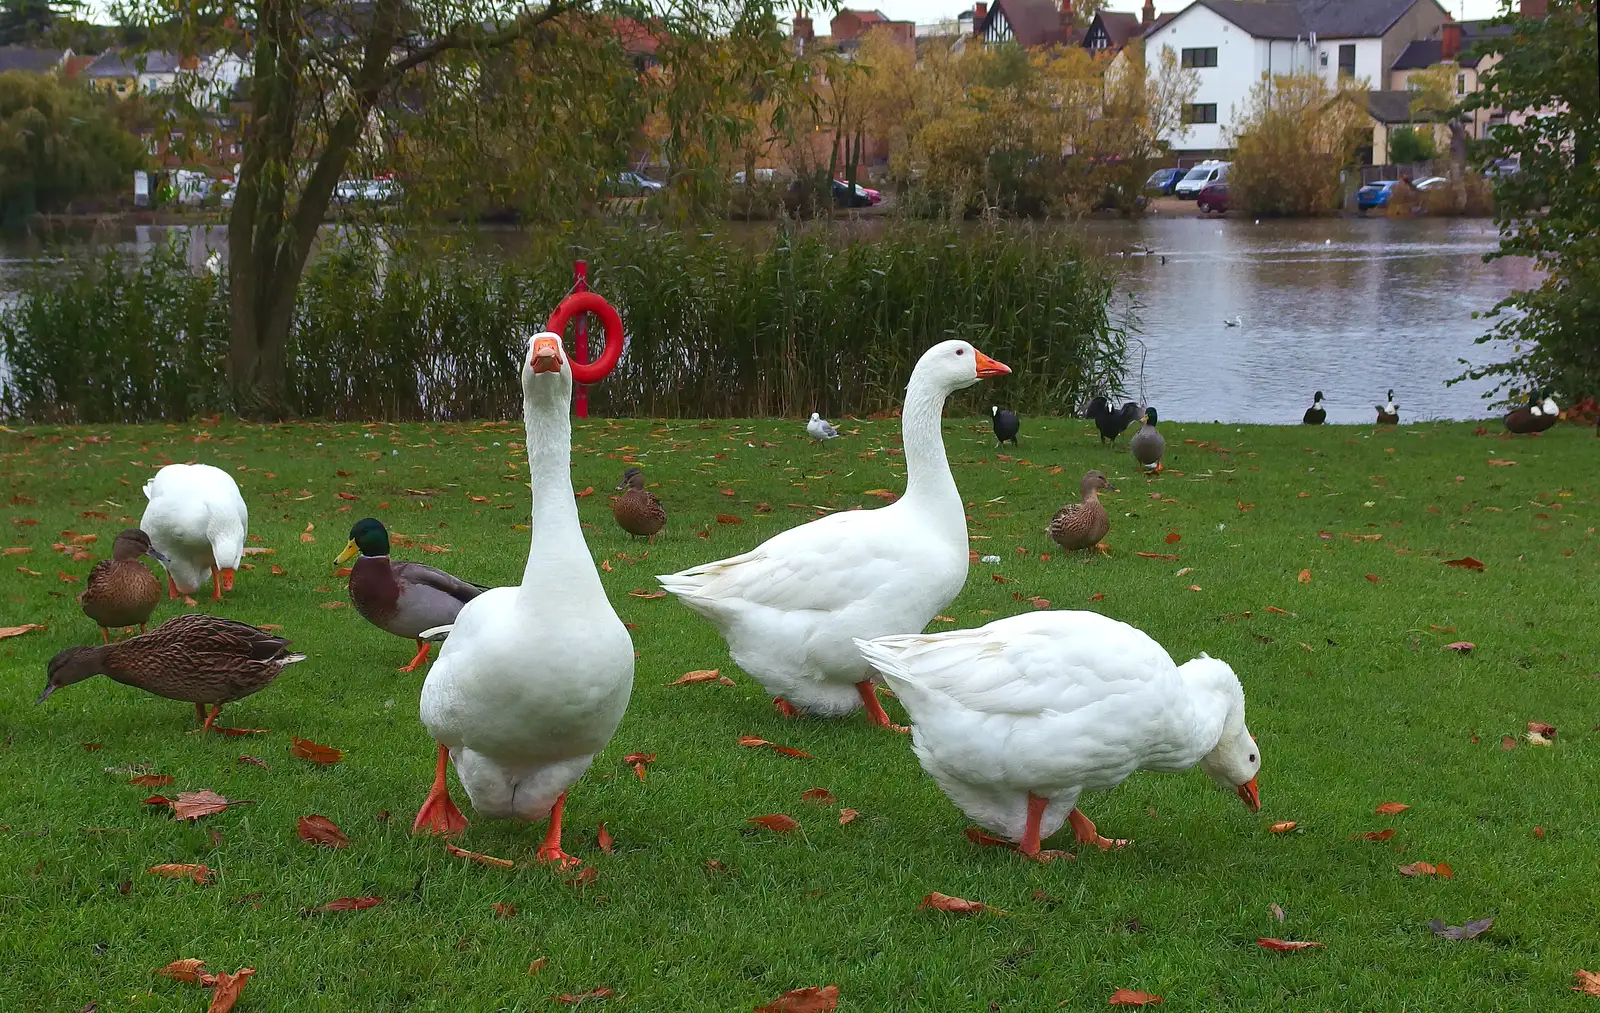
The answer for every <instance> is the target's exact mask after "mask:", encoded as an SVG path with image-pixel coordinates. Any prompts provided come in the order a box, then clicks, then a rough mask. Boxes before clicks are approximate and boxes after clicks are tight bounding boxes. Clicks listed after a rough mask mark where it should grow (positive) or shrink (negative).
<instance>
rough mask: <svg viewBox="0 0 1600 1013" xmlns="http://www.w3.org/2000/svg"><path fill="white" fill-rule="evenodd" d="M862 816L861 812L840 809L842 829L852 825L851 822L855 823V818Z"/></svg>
mask: <svg viewBox="0 0 1600 1013" xmlns="http://www.w3.org/2000/svg"><path fill="white" fill-rule="evenodd" d="M860 815H861V814H860V813H859V812H857V811H855V810H854V809H840V810H839V825H840V826H841V827H842V826H844V825H845V824H846V823H850V822H852V821H854V820H855V818H856V817H857V816H860Z"/></svg>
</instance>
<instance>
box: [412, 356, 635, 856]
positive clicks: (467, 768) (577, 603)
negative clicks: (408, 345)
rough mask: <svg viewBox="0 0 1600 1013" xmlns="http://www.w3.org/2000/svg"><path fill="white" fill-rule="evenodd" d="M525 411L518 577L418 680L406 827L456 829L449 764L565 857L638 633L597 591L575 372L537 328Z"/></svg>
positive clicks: (496, 591)
mask: <svg viewBox="0 0 1600 1013" xmlns="http://www.w3.org/2000/svg"><path fill="white" fill-rule="evenodd" d="M521 378H522V410H523V415H524V417H525V419H526V425H527V434H528V435H527V448H528V475H529V478H530V479H531V482H532V486H533V521H532V525H531V527H532V531H533V534H532V539H531V545H530V546H529V549H528V563H527V567H526V569H525V570H524V571H523V575H522V583H521V585H520V586H518V587H497V588H493V589H491V590H488V591H485V592H484V593H482V594H480V595H478V596H477V597H476V598H474V599H472V600H471V601H469V602H467V604H466V605H465V606H463V607H462V609H461V612H460V614H459V615H457V616H456V621H455V624H454V626H453V628H452V629H451V630H450V631H449V639H448V640H446V641H445V643H444V647H443V648H441V649H440V651H439V658H438V660H437V661H435V662H434V663H433V668H432V669H431V670H430V671H429V672H428V677H427V681H426V682H424V683H423V686H422V708H421V718H422V723H423V724H424V725H425V726H426V727H427V729H428V734H429V735H431V736H433V738H434V740H435V741H436V742H437V743H438V744H439V752H438V761H437V765H436V766H435V768H434V782H433V787H432V789H431V790H430V791H429V793H428V798H427V801H426V802H425V803H424V804H423V806H422V809H421V810H420V811H418V813H417V818H416V821H415V823H413V824H412V832H413V833H421V832H432V833H445V834H449V833H459V832H460V831H462V830H464V829H465V828H466V820H465V819H464V818H463V817H462V815H461V811H460V810H459V809H457V808H456V806H455V803H454V802H452V801H451V799H450V793H449V790H448V787H447V784H446V781H445V773H446V770H447V766H448V763H449V762H450V761H452V760H453V761H454V763H455V768H456V774H457V776H459V777H460V778H461V783H462V785H463V786H464V787H465V788H466V790H467V797H468V798H470V799H471V800H472V806H473V808H474V809H476V810H477V811H478V812H479V813H480V814H482V815H484V816H487V817H491V818H507V819H510V818H518V819H524V820H540V819H544V818H545V817H546V815H548V816H549V820H550V825H549V829H548V831H547V832H546V834H545V838H544V843H543V844H542V845H540V847H539V850H538V853H537V857H538V859H539V860H540V861H542V862H556V863H559V864H560V865H561V866H563V867H566V866H571V865H575V864H577V859H575V858H573V857H571V856H570V855H568V854H567V853H566V852H564V851H562V850H561V813H562V809H563V807H564V806H565V804H566V798H567V791H568V789H569V788H570V787H571V786H572V785H573V784H574V783H575V782H576V781H577V780H578V778H580V777H582V776H583V772H584V771H585V770H587V769H588V768H589V764H590V763H591V762H593V760H594V757H595V754H597V753H599V752H600V751H601V750H602V749H604V748H605V747H606V744H607V743H609V742H610V741H611V736H612V735H613V734H615V733H616V730H617V725H618V724H619V723H621V721H622V715H623V712H624V711H626V710H627V709H628V697H629V694H630V693H631V692H632V691H633V641H632V640H631V639H630V638H629V636H628V630H627V628H626V627H625V626H623V625H622V620H621V619H619V618H617V613H616V610H615V609H613V608H612V607H611V603H610V602H609V601H608V600H607V599H606V593H605V588H604V587H602V586H601V584H600V574H599V572H598V571H597V570H596V569H595V563H594V557H593V556H591V555H590V554H589V548H588V546H587V545H586V544H585V543H584V538H583V528H582V526H581V525H580V524H579V521H578V503H577V500H576V499H575V498H574V497H573V494H572V368H571V364H570V363H569V362H568V360H567V357H566V354H565V352H564V351H563V350H562V348H561V338H560V336H559V335H556V334H551V333H548V332H541V333H539V334H536V335H534V336H533V339H532V341H531V342H530V345H529V348H528V353H527V355H526V356H525V357H524V358H523V361H522V368H521Z"/></svg>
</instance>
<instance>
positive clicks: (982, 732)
mask: <svg viewBox="0 0 1600 1013" xmlns="http://www.w3.org/2000/svg"><path fill="white" fill-rule="evenodd" d="M856 643H857V645H858V647H859V649H860V651H861V654H862V656H863V657H864V658H865V659H866V660H867V662H869V663H870V664H871V665H872V666H873V667H874V668H876V669H877V670H878V671H880V672H882V673H883V676H884V679H885V680H886V681H887V682H888V683H889V685H890V687H891V688H893V689H894V692H895V696H897V697H898V698H899V699H900V702H901V703H902V704H903V705H904V706H905V708H906V711H907V713H909V714H910V715H911V720H912V728H911V735H912V738H911V744H912V749H913V751H914V752H915V753H916V755H917V759H918V761H919V762H921V764H922V769H923V770H926V771H927V772H928V773H929V774H931V775H932V776H933V779H934V780H935V781H936V782H938V785H939V787H940V788H941V789H943V791H944V793H945V795H946V796H948V797H949V799H950V801H952V802H954V803H955V804H956V806H957V807H958V808H959V809H961V811H962V812H964V813H966V814H967V815H968V816H969V817H971V818H972V819H974V820H976V821H977V822H978V823H979V824H980V825H982V826H983V827H985V828H986V829H988V830H990V831H992V832H994V833H996V834H999V835H1001V836H1002V837H1004V838H1006V839H1007V840H1010V841H1015V842H1017V850H1018V851H1019V852H1021V853H1022V854H1024V855H1027V856H1029V857H1042V856H1041V854H1040V849H1039V845H1040V842H1041V841H1043V840H1044V839H1045V838H1048V837H1049V836H1050V835H1051V834H1054V833H1055V832H1056V831H1057V830H1059V829H1060V828H1061V825H1062V823H1065V822H1070V823H1071V824H1072V830H1073V836H1074V837H1076V839H1077V840H1078V842H1079V843H1080V844H1092V845H1096V846H1098V847H1100V848H1102V849H1109V848H1111V847H1113V846H1115V845H1120V844H1124V843H1126V842H1125V841H1113V840H1108V839H1107V838H1105V837H1102V836H1100V834H1099V832H1098V831H1097V830H1096V829H1095V825H1094V824H1093V823H1091V822H1090V821H1089V819H1088V818H1087V817H1085V816H1084V815H1083V813H1082V812H1080V811H1079V810H1078V808H1077V805H1078V800H1079V796H1080V795H1081V794H1082V793H1083V792H1085V791H1110V790H1111V789H1112V788H1115V787H1116V786H1117V785H1119V784H1121V783H1122V782H1123V781H1124V780H1126V779H1127V777H1128V776H1129V775H1130V774H1132V773H1133V772H1134V771H1136V770H1159V771H1179V770H1187V769H1188V768H1190V767H1193V766H1195V765H1197V764H1198V765H1199V767H1200V769H1201V770H1204V771H1205V772H1206V773H1207V774H1208V775H1210V777H1211V779H1212V780H1213V781H1215V782H1216V783H1217V784H1218V785H1219V786H1221V787H1222V788H1224V789H1225V790H1227V791H1230V792H1234V793H1237V794H1238V796H1239V798H1240V799H1241V800H1242V801H1243V802H1244V804H1245V805H1246V806H1248V807H1249V808H1250V809H1252V810H1258V809H1260V808H1261V795H1260V789H1259V788H1258V787H1257V783H1256V775H1257V773H1258V771H1259V770H1260V769H1261V755H1260V753H1259V751H1258V750H1257V747H1256V743H1255V739H1254V738H1252V737H1251V735H1250V729H1249V728H1247V727H1245V723H1244V690H1243V689H1242V688H1241V687H1240V685H1239V680H1238V678H1237V677H1236V676H1235V675H1234V674H1233V669H1231V668H1229V667H1228V666H1227V665H1226V664H1224V663H1223V662H1221V661H1218V660H1216V659H1214V658H1208V657H1206V656H1205V655H1204V654H1202V655H1200V657H1199V658H1196V659H1195V660H1193V661H1190V662H1187V663H1185V664H1183V665H1175V664H1173V662H1172V657H1171V656H1170V655H1169V654H1167V652H1166V651H1164V650H1162V648H1161V645H1160V644H1158V643H1156V642H1155V641H1154V640H1152V639H1150V637H1148V636H1146V635H1145V634H1144V633H1143V632H1141V631H1140V630H1137V629H1134V628H1133V627H1132V626H1129V625H1128V624H1127V623H1121V622H1117V621H1116V620H1115V619H1109V618H1107V617H1105V616H1102V615H1099V614H1098V613H1094V612H1067V611H1047V612H1028V613H1024V614H1023V615H1018V616H1012V617H1011V618H1009V619H1000V620H996V621H995V622H992V623H990V624H988V625H987V626H983V627H980V628H978V629H973V630H951V631H949V632H947V633H931V634H924V633H914V634H909V635H905V636H896V637H881V638H879V639H877V640H872V641H861V640H858V641H856Z"/></svg>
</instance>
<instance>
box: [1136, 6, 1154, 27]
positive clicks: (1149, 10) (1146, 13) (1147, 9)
mask: <svg viewBox="0 0 1600 1013" xmlns="http://www.w3.org/2000/svg"><path fill="white" fill-rule="evenodd" d="M1155 23H1156V0H1144V10H1143V11H1141V12H1140V13H1139V24H1141V25H1143V26H1144V27H1145V28H1149V27H1150V26H1151V25H1153V24H1155Z"/></svg>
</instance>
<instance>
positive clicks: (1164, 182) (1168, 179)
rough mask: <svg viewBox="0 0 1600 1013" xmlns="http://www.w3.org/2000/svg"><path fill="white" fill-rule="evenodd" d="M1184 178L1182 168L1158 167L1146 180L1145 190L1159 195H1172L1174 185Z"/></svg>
mask: <svg viewBox="0 0 1600 1013" xmlns="http://www.w3.org/2000/svg"><path fill="white" fill-rule="evenodd" d="M1182 178H1183V170H1182V169H1157V170H1156V171H1155V172H1152V173H1151V174H1150V178H1149V179H1147V180H1145V181H1144V192H1145V193H1147V194H1151V195H1153V196H1157V197H1171V196H1172V189H1173V187H1175V186H1177V185H1178V180H1180V179H1182Z"/></svg>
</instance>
